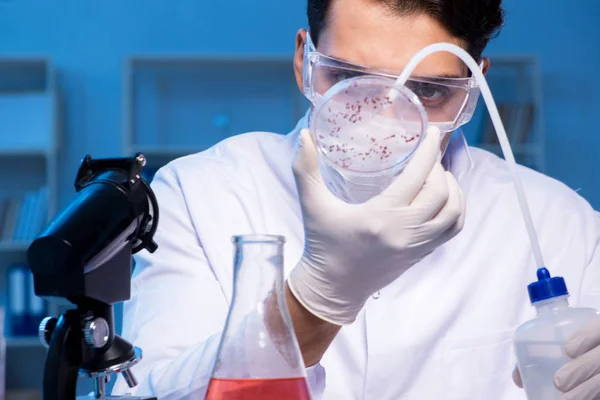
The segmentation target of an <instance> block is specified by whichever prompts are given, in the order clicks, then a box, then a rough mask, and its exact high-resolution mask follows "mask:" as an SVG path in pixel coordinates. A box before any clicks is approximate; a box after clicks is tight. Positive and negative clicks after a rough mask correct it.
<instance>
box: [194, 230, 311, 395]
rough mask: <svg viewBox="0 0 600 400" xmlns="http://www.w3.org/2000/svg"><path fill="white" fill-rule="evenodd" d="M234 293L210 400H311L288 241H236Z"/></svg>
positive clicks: (242, 238)
mask: <svg viewBox="0 0 600 400" xmlns="http://www.w3.org/2000/svg"><path fill="white" fill-rule="evenodd" d="M233 243H234V245H235V256H234V289H233V298H232V302H231V306H230V309H229V314H228V316H227V322H226V323H225V329H224V331H223V335H222V337H221V343H220V345H219V353H218V355H217V359H216V363H215V367H214V370H213V373H212V376H211V381H210V384H209V386H208V392H207V395H206V400H241V399H244V400H282V399H286V400H310V392H309V389H308V384H307V381H306V370H305V368H304V362H303V360H302V354H301V353H300V348H299V346H298V342H297V340H296V336H295V334H294V330H293V327H292V322H291V318H290V316H289V314H288V311H287V306H286V304H285V298H284V293H283V245H284V243H285V239H284V238H283V237H282V236H270V235H245V236H236V237H234V238H233Z"/></svg>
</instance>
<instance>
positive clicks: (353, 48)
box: [294, 0, 488, 148]
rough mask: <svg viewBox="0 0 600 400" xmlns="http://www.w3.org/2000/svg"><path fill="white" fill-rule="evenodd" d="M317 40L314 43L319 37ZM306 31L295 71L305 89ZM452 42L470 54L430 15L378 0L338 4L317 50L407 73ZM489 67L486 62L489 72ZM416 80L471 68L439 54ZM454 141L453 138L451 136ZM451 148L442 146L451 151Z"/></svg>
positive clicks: (420, 70)
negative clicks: (430, 50) (421, 55)
mask: <svg viewBox="0 0 600 400" xmlns="http://www.w3.org/2000/svg"><path fill="white" fill-rule="evenodd" d="M313 39H314V38H313ZM305 42H306V31H305V30H304V29H301V30H300V31H298V33H297V36H296V53H295V58H294V70H295V75H296V80H297V84H298V87H299V88H300V90H303V84H302V65H303V55H304V44H305ZM439 42H447V43H452V44H455V45H458V46H460V47H462V48H465V49H466V43H464V42H463V41H462V40H460V39H458V38H456V37H454V36H453V35H451V34H450V33H449V32H448V31H447V30H446V29H445V28H444V27H443V26H442V25H441V24H440V23H439V22H438V21H436V20H435V19H433V18H431V17H429V16H427V15H425V14H415V15H411V16H402V15H398V14H396V13H394V12H393V11H391V10H390V9H389V8H388V7H386V6H385V5H384V4H380V3H378V2H374V1H373V0H334V1H332V4H331V8H330V10H329V15H328V18H327V21H326V27H325V29H324V30H322V31H321V32H320V34H319V37H318V45H317V51H318V52H319V53H322V54H325V55H327V56H330V57H334V58H337V59H340V60H342V61H347V62H350V63H353V64H360V65H363V66H368V67H374V68H382V69H386V70H392V71H398V72H400V71H402V70H403V69H404V67H405V66H406V65H407V64H408V62H409V61H410V60H411V58H412V57H413V56H414V55H416V54H417V53H418V52H419V51H420V50H422V49H423V48H424V47H426V46H428V45H431V44H434V43H439ZM487 66H488V62H487V60H486V61H484V73H485V71H486V70H487ZM413 73H414V74H416V75H425V76H438V77H456V78H459V77H467V76H468V69H467V67H466V65H465V64H464V63H463V62H462V61H461V60H460V59H459V58H458V57H456V56H455V55H453V54H451V53H447V52H438V53H435V54H432V55H430V56H429V57H427V58H425V59H424V60H423V61H422V62H421V63H420V64H419V65H418V66H417V68H416V69H415V70H414V71H413ZM445 139H446V140H447V139H449V135H447V136H446V138H445ZM445 144H446V143H443V144H442V147H443V148H445Z"/></svg>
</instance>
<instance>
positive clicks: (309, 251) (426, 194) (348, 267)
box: [288, 128, 464, 325]
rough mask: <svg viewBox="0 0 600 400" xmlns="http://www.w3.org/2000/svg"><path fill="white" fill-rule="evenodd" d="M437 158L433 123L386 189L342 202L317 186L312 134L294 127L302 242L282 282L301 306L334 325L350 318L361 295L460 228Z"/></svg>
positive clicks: (454, 188)
mask: <svg viewBox="0 0 600 400" xmlns="http://www.w3.org/2000/svg"><path fill="white" fill-rule="evenodd" d="M439 158H440V133H439V129H437V128H431V129H430V130H429V131H428V133H427V135H426V137H425V138H424V139H423V143H422V144H421V145H420V147H419V148H418V149H417V151H416V152H415V155H414V157H413V159H412V160H411V161H410V162H409V164H408V165H407V166H406V168H405V170H404V171H403V172H402V173H401V174H400V175H399V176H398V177H397V178H396V179H395V180H394V182H393V183H392V184H391V185H390V186H389V187H387V188H386V189H385V190H384V191H383V192H382V193H381V194H379V195H378V196H375V197H373V198H371V199H370V200H368V201H367V202H365V203H361V204H349V203H346V202H344V201H342V200H340V199H338V198H337V197H336V196H334V195H333V194H332V193H331V192H330V191H329V189H328V188H327V186H326V185H325V183H324V181H323V179H322V177H321V173H320V171H319V165H318V160H317V149H316V148H315V145H314V143H313V141H312V137H311V135H310V133H309V132H308V131H307V130H304V131H303V132H302V135H301V139H300V148H299V151H298V154H297V155H296V159H295V160H294V176H295V179H296V185H297V187H298V193H299V197H300V203H301V208H302V217H303V220H304V233H305V247H304V254H303V256H302V258H301V260H300V262H299V263H298V264H297V265H296V266H295V267H294V269H293V270H292V271H291V274H290V276H289V278H288V285H289V287H290V290H291V291H292V293H293V294H294V296H295V297H296V298H297V299H298V301H299V302H300V303H301V304H302V305H303V306H304V307H305V308H306V309H308V310H309V311H310V312H311V313H312V314H314V315H316V316H317V317H319V318H321V319H323V320H325V321H328V322H331V323H333V324H336V325H344V324H349V323H351V322H353V321H354V320H355V318H356V315H357V314H358V313H359V311H360V310H361V309H362V307H363V306H364V304H365V302H366V301H367V299H368V298H369V296H371V295H372V294H373V293H375V292H377V291H378V290H380V289H381V288H383V287H385V286H387V285H388V284H390V283H391V282H392V281H394V280H395V279H397V278H398V277H399V276H400V275H402V273H404V272H405V271H406V270H407V269H408V268H410V267H411V266H413V265H414V264H415V263H417V262H418V261H419V260H421V259H422V258H423V257H425V256H426V255H428V254H430V253H431V252H433V250H435V249H436V248H437V247H438V246H440V245H441V244H443V243H445V242H446V241H448V240H450V239H451V238H452V237H454V236H455V235H456V234H457V233H458V232H459V231H460V230H461V229H462V226H463V220H464V218H463V215H464V200H463V195H462V192H461V189H460V187H459V186H458V183H457V182H456V180H455V179H454V177H453V176H452V175H451V174H450V173H449V172H446V171H444V169H443V168H442V165H441V164H440V161H439Z"/></svg>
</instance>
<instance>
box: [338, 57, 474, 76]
mask: <svg viewBox="0 0 600 400" xmlns="http://www.w3.org/2000/svg"><path fill="white" fill-rule="evenodd" d="M327 57H331V58H335V59H336V60H338V61H341V62H344V63H346V64H349V66H355V67H359V68H373V69H378V70H382V71H387V72H390V73H394V74H397V75H399V74H400V73H401V72H402V71H395V70H390V69H386V68H377V67H371V66H367V65H363V64H357V63H354V62H352V61H348V60H346V59H345V58H343V57H338V56H327ZM413 75H414V76H423V77H428V78H433V79H435V78H440V79H465V78H468V77H469V76H468V75H467V76H465V75H462V74H452V73H443V74H440V75H423V74H415V73H413Z"/></svg>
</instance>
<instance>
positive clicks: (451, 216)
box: [419, 172, 465, 244]
mask: <svg viewBox="0 0 600 400" xmlns="http://www.w3.org/2000/svg"><path fill="white" fill-rule="evenodd" d="M444 175H445V177H446V182H447V184H448V200H446V204H444V206H443V207H442V209H441V210H440V211H439V212H438V213H437V215H436V216H435V217H434V218H433V219H431V220H430V221H427V222H425V223H424V224H422V225H421V226H420V227H419V231H420V235H419V236H423V237H431V238H436V237H439V238H440V240H441V242H442V243H443V242H446V241H448V240H450V239H451V238H452V237H454V236H456V234H458V232H460V231H461V230H462V228H463V225H464V211H465V201H464V196H463V194H462V190H461V188H460V186H459V185H458V182H456V179H455V178H454V176H452V174H451V173H449V172H445V173H444ZM436 233H437V234H436ZM440 244H441V243H440Z"/></svg>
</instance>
